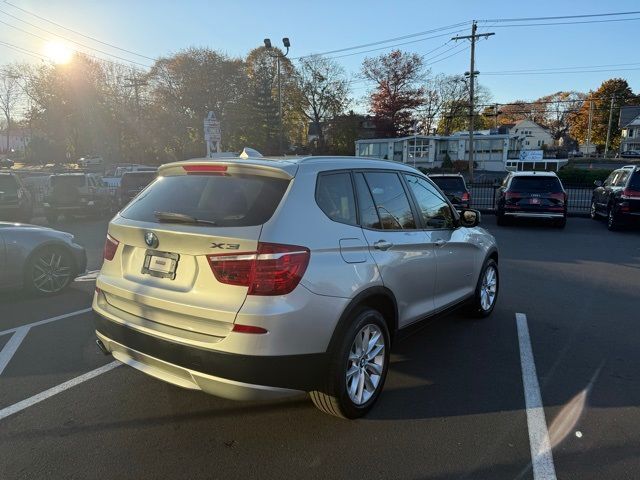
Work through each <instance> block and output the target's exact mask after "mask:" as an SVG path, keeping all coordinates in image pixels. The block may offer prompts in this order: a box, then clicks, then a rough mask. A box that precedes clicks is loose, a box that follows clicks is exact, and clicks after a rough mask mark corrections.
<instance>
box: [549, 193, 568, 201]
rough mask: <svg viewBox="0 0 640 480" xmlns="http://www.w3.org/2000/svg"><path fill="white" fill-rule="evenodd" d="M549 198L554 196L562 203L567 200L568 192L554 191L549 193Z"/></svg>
mask: <svg viewBox="0 0 640 480" xmlns="http://www.w3.org/2000/svg"><path fill="white" fill-rule="evenodd" d="M549 198H552V199H553V200H558V202H560V203H566V202H567V194H566V193H564V192H559V193H552V194H550V195H549Z"/></svg>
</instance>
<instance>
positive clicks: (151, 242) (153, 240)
mask: <svg viewBox="0 0 640 480" xmlns="http://www.w3.org/2000/svg"><path fill="white" fill-rule="evenodd" d="M144 243H146V244H147V245H148V246H149V247H150V248H157V247H158V236H157V235H156V234H155V233H153V232H145V234H144Z"/></svg>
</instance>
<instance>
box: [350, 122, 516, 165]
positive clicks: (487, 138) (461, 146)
mask: <svg viewBox="0 0 640 480" xmlns="http://www.w3.org/2000/svg"><path fill="white" fill-rule="evenodd" d="M514 142H515V140H513V139H511V137H510V135H508V134H491V133H490V132H488V131H487V132H486V133H485V132H477V133H476V134H475V135H474V140H473V143H474V150H473V151H474V160H475V162H476V164H477V168H478V169H479V170H488V171H504V170H505V167H506V166H507V161H508V157H509V150H510V149H514V150H515V149H516V144H515V143H514ZM356 155H358V156H361V157H375V158H382V159H387V160H394V161H396V162H401V163H409V164H412V165H415V166H419V167H425V168H438V167H441V166H442V162H443V161H444V160H445V159H446V158H447V157H448V158H449V160H451V161H452V162H455V161H458V160H466V161H468V160H469V134H468V132H458V133H456V134H454V135H449V136H440V135H412V136H409V137H401V138H371V139H362V140H357V141H356ZM514 166H515V165H514Z"/></svg>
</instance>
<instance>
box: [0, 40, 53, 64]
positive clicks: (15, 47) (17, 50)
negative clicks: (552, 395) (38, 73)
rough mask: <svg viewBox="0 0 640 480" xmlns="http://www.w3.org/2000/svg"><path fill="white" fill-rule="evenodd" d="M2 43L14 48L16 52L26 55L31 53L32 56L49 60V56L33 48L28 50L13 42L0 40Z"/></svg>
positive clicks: (0, 43)
mask: <svg viewBox="0 0 640 480" xmlns="http://www.w3.org/2000/svg"><path fill="white" fill-rule="evenodd" d="M0 45H2V46H5V47H7V48H10V49H12V50H15V51H16V52H20V53H24V54H26V55H31V56H32V57H36V58H37V59H39V60H47V58H46V57H45V56H44V55H42V54H40V53H37V52H34V51H32V50H27V49H26V48H22V47H19V46H18V45H14V44H12V43H7V42H3V41H1V40H0Z"/></svg>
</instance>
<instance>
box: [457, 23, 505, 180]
mask: <svg viewBox="0 0 640 480" xmlns="http://www.w3.org/2000/svg"><path fill="white" fill-rule="evenodd" d="M477 30H478V23H477V22H476V21H475V20H474V21H473V22H472V23H471V35H464V36H459V35H458V36H456V37H453V38H452V39H451V40H455V41H458V40H470V41H471V66H470V69H469V72H467V73H468V74H469V178H470V180H471V182H473V130H474V128H475V127H474V122H473V120H474V118H473V114H474V112H473V111H474V97H473V94H474V87H475V78H476V75H478V74H479V73H480V72H477V71H476V69H475V68H476V40H477V39H478V38H481V37H483V38H488V37H490V36H491V35H495V33H493V32H491V33H480V34H478V33H476V32H477Z"/></svg>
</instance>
